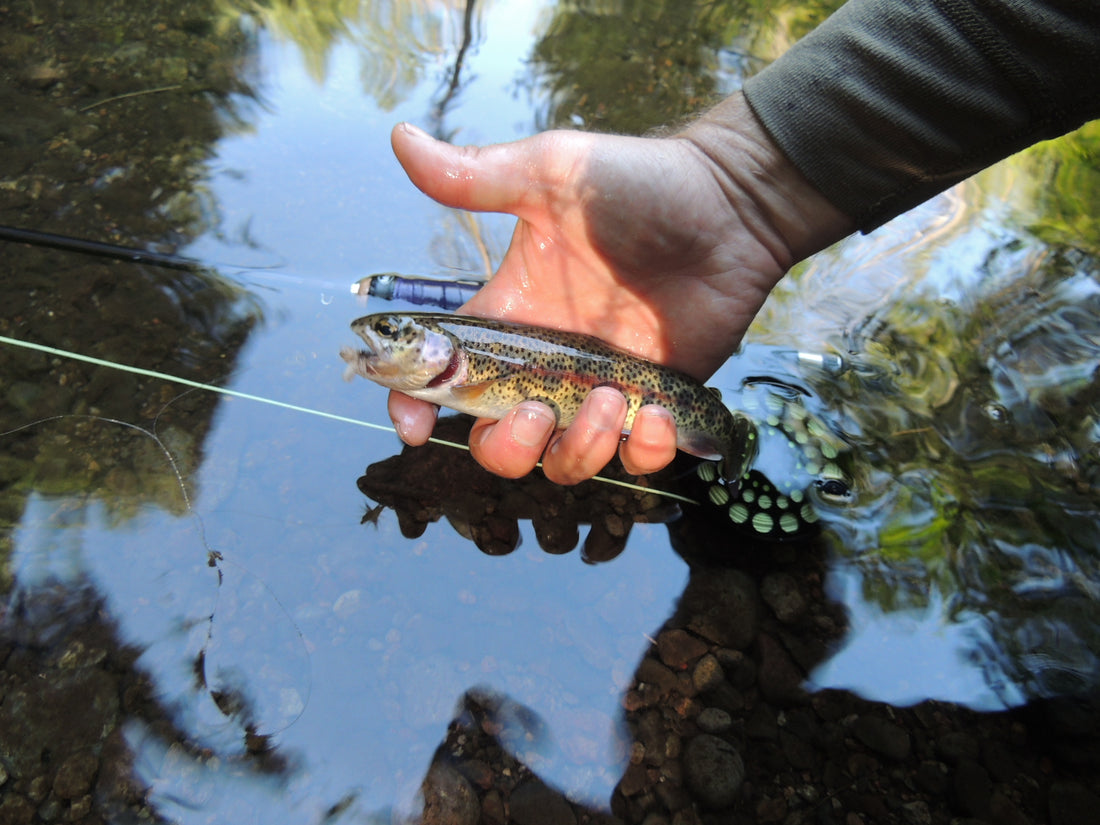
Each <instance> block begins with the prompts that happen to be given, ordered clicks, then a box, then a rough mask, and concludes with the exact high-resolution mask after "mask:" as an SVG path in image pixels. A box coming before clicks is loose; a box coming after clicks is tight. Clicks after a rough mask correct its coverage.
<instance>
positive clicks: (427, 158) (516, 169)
mask: <svg viewBox="0 0 1100 825" xmlns="http://www.w3.org/2000/svg"><path fill="white" fill-rule="evenodd" d="M390 143H391V145H392V146H393V151H394V154H395V155H397V160H398V162H400V164H401V166H402V167H403V168H404V170H405V173H406V174H407V175H408V176H409V179H410V180H411V181H412V182H413V184H415V185H416V187H417V188H418V189H420V191H422V192H423V193H424V194H425V195H427V196H428V197H430V198H432V199H433V200H436V201H439V202H440V203H442V204H443V205H444V206H451V207H454V208H457V209H469V210H471V211H475V212H510V213H512V214H521V212H522V211H523V209H524V207H530V206H536V205H538V204H539V203H540V202H541V201H542V198H543V197H544V195H545V194H546V193H548V192H549V191H552V188H553V187H554V186H555V185H556V183H557V182H558V181H559V180H561V179H562V178H563V177H564V175H563V176H559V175H557V174H554V173H553V168H554V165H555V164H554V163H553V158H554V156H555V153H554V151H553V150H554V147H555V145H556V142H555V141H554V140H553V138H552V137H551V136H550V135H549V134H547V133H544V134H541V135H535V136H534V137H530V138H524V139H523V140H518V141H514V142H512V143H499V144H494V145H491V146H483V147H479V146H452V145H451V144H449V143H445V142H443V141H440V140H436V139H434V138H433V137H431V136H430V135H429V134H428V133H427V132H425V131H423V130H421V129H419V128H417V127H416V126H413V125H412V124H410V123H399V124H397V125H396V126H395V127H394V128H393V132H391V134H390ZM559 154H560V153H559Z"/></svg>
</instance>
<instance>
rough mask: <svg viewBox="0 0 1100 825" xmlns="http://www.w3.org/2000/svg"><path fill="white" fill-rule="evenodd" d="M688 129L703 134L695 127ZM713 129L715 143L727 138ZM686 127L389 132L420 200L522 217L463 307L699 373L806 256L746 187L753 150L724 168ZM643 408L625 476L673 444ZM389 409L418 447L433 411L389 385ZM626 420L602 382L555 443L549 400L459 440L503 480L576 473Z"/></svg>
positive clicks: (658, 417) (615, 442) (726, 350)
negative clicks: (468, 143)
mask: <svg viewBox="0 0 1100 825" xmlns="http://www.w3.org/2000/svg"><path fill="white" fill-rule="evenodd" d="M695 131H696V132H699V133H700V134H701V135H702V136H703V137H704V138H706V137H707V134H706V132H707V130H706V128H705V127H698V128H697V129H696V130H695ZM711 132H712V134H711V135H710V137H711V138H712V142H714V140H713V138H714V136H715V135H717V140H718V142H720V141H721V140H722V139H723V133H722V132H721V131H718V132H714V130H713V129H711ZM694 137H695V135H693V130H692V129H688V130H687V131H686V132H685V133H683V135H682V136H680V137H675V138H668V139H651V138H633V137H620V136H610V135H594V134H587V133H581V132H567V131H558V132H547V133H544V134H540V135H537V136H534V137H531V138H527V139H525V140H521V141H517V142H515V143H508V144H500V145H496V146H488V147H483V148H479V147H454V146H450V145H448V144H445V143H442V142H439V141H435V140H433V139H432V138H430V137H429V136H428V135H426V134H425V133H423V132H421V131H420V130H418V129H415V128H413V127H410V126H408V125H406V124H401V125H399V126H397V127H396V128H395V129H394V131H393V135H392V141H393V147H394V151H395V153H396V154H397V157H398V159H399V160H400V162H401V164H402V165H403V166H404V168H405V170H406V172H407V173H408V175H409V177H410V178H411V180H412V181H413V183H415V184H416V185H417V186H418V187H419V188H420V189H421V190H423V191H424V192H425V193H426V194H427V195H429V196H430V197H432V198H434V199H435V200H437V201H439V202H440V203H443V204H445V205H448V206H452V207H456V208H461V209H468V210H473V211H491V212H505V213H511V214H513V215H516V216H517V217H518V218H519V220H518V222H517V224H516V228H515V232H514V234H513V237H512V241H511V244H510V246H509V248H508V251H507V253H506V254H505V256H504V260H503V261H502V263H501V265H500V268H499V270H498V271H497V273H496V274H495V275H494V276H493V278H492V279H491V280H490V281H489V283H488V284H487V285H486V286H485V287H483V288H482V289H481V290H480V292H479V293H478V294H477V295H476V296H475V297H473V298H472V299H470V301H469V302H467V304H466V305H465V306H464V307H462V310H461V311H462V312H464V313H467V314H471V315H480V316H484V317H487V318H500V319H507V320H510V321H516V322H521V323H530V324H536V325H538V326H544V327H553V328H556V329H564V330H570V331H574V332H583V333H588V334H590V335H595V336H597V337H599V338H602V339H603V340H605V341H607V342H608V343H611V344H613V345H615V346H618V347H620V348H622V349H625V350H627V351H629V352H631V353H633V354H635V355H639V356H641V357H643V358H648V359H650V360H653V361H658V362H660V363H664V364H667V365H669V366H672V367H675V368H677V369H679V370H681V371H683V372H686V373H688V374H690V375H693V376H695V377H696V378H698V379H701V380H702V379H706V378H707V377H709V376H710V375H711V374H712V373H713V372H714V371H715V370H716V369H718V367H719V366H720V365H721V364H722V363H723V362H724V361H725V360H726V359H727V358H728V357H729V356H730V354H731V353H732V352H733V351H734V349H736V347H737V345H738V343H739V342H740V340H741V337H742V335H743V334H744V332H745V330H746V328H747V327H748V325H749V323H750V322H751V321H752V318H753V317H754V316H755V314H756V313H757V311H758V310H759V309H760V307H761V305H762V304H763V302H764V299H765V298H766V297H767V295H768V292H769V291H770V290H771V289H772V287H773V286H774V285H775V284H776V282H777V281H778V280H779V279H780V278H781V277H782V275H783V273H784V272H785V271H786V269H787V268H788V267H789V266H790V265H791V264H792V263H794V262H795V260H796V256H797V255H800V254H801V253H802V252H804V250H802V249H800V248H799V247H798V244H797V243H796V244H793V245H792V243H791V242H790V239H789V238H788V237H786V236H785V235H784V232H783V229H784V228H786V227H785V222H786V217H785V215H786V212H781V213H780V212H777V211H776V210H775V209H771V210H769V207H771V206H774V204H775V202H776V201H777V200H778V202H779V203H780V204H781V205H782V204H785V203H787V200H785V199H783V198H779V199H776V198H774V197H773V196H772V195H771V194H769V193H767V192H765V193H764V195H763V198H762V199H760V198H758V197H757V196H756V194H755V193H753V192H752V191H750V188H751V186H752V184H753V182H754V180H756V179H759V178H763V177H765V176H764V175H762V174H758V172H759V170H758V169H756V168H754V163H755V161H756V158H755V157H754V155H753V153H752V152H751V151H748V152H745V151H742V152H740V154H738V153H737V152H735V153H734V155H735V156H737V157H738V160H739V161H742V162H740V163H738V164H735V165H733V166H727V165H723V164H719V163H717V162H716V161H715V159H714V157H713V156H712V155H711V154H710V153H709V152H708V149H707V146H706V140H702V141H700V140H697V139H694ZM729 170H732V173H731V172H730V171H729ZM799 194H800V195H801V194H802V193H801V192H800V193H799ZM794 211H795V212H797V211H798V210H797V209H795V210H794ZM776 214H780V215H781V217H780V219H779V220H776V219H775V215H776ZM796 225H797V224H796ZM810 251H813V250H812V249H811V250H810ZM643 413H644V414H639V416H638V417H637V419H636V420H635V422H634V426H633V429H632V431H631V434H630V437H629V438H628V439H627V440H626V441H624V442H623V443H622V448H621V450H620V455H621V457H622V459H623V463H624V465H626V467H627V469H628V470H630V471H632V472H635V473H643V472H653V471H655V470H657V469H660V468H661V467H663V466H664V465H665V464H667V463H668V462H669V461H671V459H672V457H673V455H674V454H675V426H674V425H673V423H672V419H671V416H670V415H669V414H668V413H667V411H665V410H662V409H660V408H658V407H652V408H648V407H647V408H644V410H643ZM390 414H391V417H392V418H393V420H394V422H395V424H396V425H397V428H398V432H399V433H400V434H401V436H402V438H403V439H405V440H406V441H408V442H409V443H414V444H415V443H422V442H423V441H424V440H426V439H427V437H428V435H429V434H430V432H431V428H432V426H433V425H434V421H435V410H434V408H432V407H431V406H430V405H428V404H425V403H424V402H420V401H416V400H414V399H411V398H408V397H407V396H403V395H400V394H397V393H394V394H391V397H390ZM625 415H626V403H625V400H624V399H623V398H622V396H621V395H620V394H619V393H617V392H615V391H613V390H610V389H608V388H601V389H597V390H594V391H593V392H592V393H590V395H589V398H588V400H587V401H586V402H585V405H584V407H582V409H581V412H580V414H579V415H578V418H577V420H576V422H575V423H574V424H573V425H571V426H570V427H569V428H568V429H567V430H565V431H564V433H562V434H560V435H558V436H556V437H555V436H554V430H555V426H554V424H555V422H554V419H553V415H552V413H551V412H550V410H549V408H547V407H545V406H544V405H541V404H538V403H537V402H524V403H523V404H521V405H519V406H518V407H517V408H516V409H514V410H513V411H512V412H510V413H509V414H508V415H507V416H505V418H504V419H502V420H501V421H500V422H499V424H498V423H497V422H492V421H488V420H481V421H479V422H477V424H475V426H474V429H473V430H472V431H471V436H470V446H471V450H472V451H473V453H474V456H475V457H476V458H477V459H478V460H479V461H480V462H481V463H482V464H483V465H485V466H486V467H487V468H489V469H490V470H492V471H494V472H497V473H499V474H501V475H505V476H519V475H523V474H525V473H526V472H529V471H530V469H531V468H532V467H533V466H534V464H535V463H536V462H537V461H538V460H539V458H540V457H541V458H542V460H543V469H544V471H545V472H546V474H547V476H548V477H550V478H551V479H553V480H555V481H560V482H562V483H574V482H577V481H580V480H582V479H584V478H588V477H590V476H592V475H594V474H595V473H596V472H597V471H598V470H599V469H600V468H602V467H603V466H604V464H606V463H607V461H608V460H610V458H611V457H612V456H613V455H614V454H615V450H616V449H617V448H619V442H620V436H621V431H622V424H623V419H624V417H625ZM547 445H549V446H547Z"/></svg>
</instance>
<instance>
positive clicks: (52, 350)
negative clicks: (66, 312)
mask: <svg viewBox="0 0 1100 825" xmlns="http://www.w3.org/2000/svg"><path fill="white" fill-rule="evenodd" d="M0 343H4V344H8V345H10V346H13V347H22V348H23V349H30V350H36V351H38V352H44V353H47V354H48V355H57V356H60V357H62V358H71V359H72V360H74V361H83V362H84V363H86V364H94V365H95V366H97V367H107V368H108V369H113V370H120V371H122V372H129V373H132V374H134V375H142V376H145V377H146V378H156V379H158V380H160V381H171V382H172V383H175V384H182V385H184V386H185V387H192V388H194V389H198V390H206V391H207V392H214V393H219V394H221V395H227V396H230V397H232V398H241V399H244V400H246V401H257V402H259V403H261V404H270V405H271V406H273V407H282V408H283V409H286V410H293V411H294V412H300V413H307V414H308V415H316V416H320V417H321V418H329V419H332V420H333V421H342V422H344V423H345V424H355V425H357V426H359V427H369V428H370V429H372V430H381V431H382V432H386V433H396V432H397V431H396V430H395V429H394V428H393V427H387V426H385V425H384V424H375V423H373V422H371V421H361V420H359V419H357V418H350V417H348V416H346V415H337V414H336V413H330V412H325V411H323V410H314V409H311V408H309V407H302V406H299V405H297V404H291V403H288V402H286V401H276V400H275V399H274V398H265V397H264V396H262V395H253V394H251V393H247V392H240V391H239V390H230V389H226V388H225V387H218V386H215V385H214V384H204V383H202V382H201V381H192V380H190V379H188V378H179V377H177V376H175V375H168V374H167V373H163V372H157V371H156V370H147V369H144V368H142V367H134V366H130V365H129V364H119V363H116V362H114V361H107V360H105V359H103V358H96V357H95V356H92V355H83V354H81V353H79V352H70V351H68V350H63V349H58V348H57V347H50V346H47V345H45V344H36V343H34V342H32V341H23V340H21V339H19V338H9V337H8V336H6V335H0ZM428 440H429V441H431V442H432V443H433V444H442V445H443V446H445V447H456V448H457V449H459V450H469V449H470V448H469V447H468V446H467V445H465V444H459V443H458V442H456V441H446V440H445V439H442V438H436V437H435V436H431V437H430V438H429V439H428ZM538 466H540V467H541V466H542V464H541V462H540V463H539V465H538ZM594 478H595V479H596V480H597V481H602V482H604V483H605V484H614V485H615V486H616V487H626V488H628V489H630V490H639V491H641V492H646V493H653V494H655V495H659V496H664V497H665V498H671V499H675V500H676V501H682V502H685V503H686V504H699V502H698V501H696V500H695V499H692V498H688V497H687V496H681V495H679V494H678V493H670V492H668V491H666V490H656V489H653V488H651V487H643V486H642V485H640V484H632V483H630V482H629V481H619V480H618V479H614V478H606V477H605V476H594Z"/></svg>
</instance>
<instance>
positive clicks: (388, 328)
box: [374, 318, 397, 338]
mask: <svg viewBox="0 0 1100 825" xmlns="http://www.w3.org/2000/svg"><path fill="white" fill-rule="evenodd" d="M374 331H375V332H377V333H378V334H379V335H381V336H382V337H383V338H393V337H395V336H396V335H397V325H396V324H394V323H393V319H392V318H379V319H378V321H376V322H375V324H374Z"/></svg>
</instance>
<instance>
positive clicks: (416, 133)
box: [401, 120, 432, 140]
mask: <svg viewBox="0 0 1100 825" xmlns="http://www.w3.org/2000/svg"><path fill="white" fill-rule="evenodd" d="M401 128H402V129H404V130H405V134H407V135H408V136H409V137H413V138H421V139H422V138H427V139H428V140H431V139H432V136H431V135H429V134H428V133H427V132H425V131H424V130H423V129H421V128H420V127H419V126H413V125H412V124H411V123H409V122H408V121H407V120H406V121H405V122H404V123H402V124H401Z"/></svg>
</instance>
